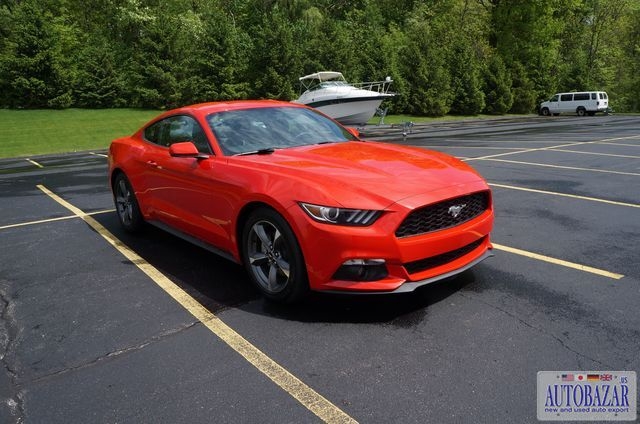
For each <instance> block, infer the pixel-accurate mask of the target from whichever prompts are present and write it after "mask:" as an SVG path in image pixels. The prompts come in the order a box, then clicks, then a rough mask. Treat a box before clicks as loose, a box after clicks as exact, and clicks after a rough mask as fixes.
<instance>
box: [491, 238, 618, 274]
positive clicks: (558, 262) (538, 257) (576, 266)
mask: <svg viewBox="0 0 640 424" xmlns="http://www.w3.org/2000/svg"><path fill="white" fill-rule="evenodd" d="M491 244H492V245H493V248H494V249H498V250H503V251H505V252H509V253H513V254H516V255H520V256H526V257H527V258H532V259H536V260H539V261H544V262H549V263H552V264H555V265H560V266H564V267H567V268H573V269H577V270H580V271H584V272H589V273H591V274H596V275H600V276H602V277H607V278H612V279H614V280H619V279H621V278H623V277H624V275H622V274H616V273H615V272H609V271H605V270H602V269H598V268H593V267H590V266H587V265H580V264H577V263H574V262H569V261H564V260H562V259H556V258H552V257H551V256H545V255H540V254H538V253H533V252H528V251H526V250H521V249H516V248H514V247H509V246H503V245H501V244H496V243H491Z"/></svg>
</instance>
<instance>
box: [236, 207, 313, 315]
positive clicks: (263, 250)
mask: <svg viewBox="0 0 640 424" xmlns="http://www.w3.org/2000/svg"><path fill="white" fill-rule="evenodd" d="M242 258H243V263H244V266H245V269H246V270H247V273H248V274H249V277H250V278H251V280H252V281H253V283H254V284H255V285H256V287H257V288H258V290H260V291H261V292H262V294H263V295H264V297H266V298H267V299H269V300H272V301H275V302H279V303H294V302H296V301H299V300H300V299H302V298H303V297H304V296H305V295H306V294H307V293H308V292H309V282H308V278H307V269H306V266H305V262H304V257H303V256H302V251H301V249H300V245H299V244H298V240H297V239H296V236H295V234H294V233H293V230H292V229H291V227H290V226H289V224H288V223H287V221H286V220H285V219H284V218H283V217H282V216H281V215H280V214H278V213H277V212H276V211H274V210H272V209H268V208H264V207H263V208H259V209H256V210H255V211H253V212H252V213H251V215H249V217H248V219H247V221H246V222H245V224H244V227H243V230H242Z"/></svg>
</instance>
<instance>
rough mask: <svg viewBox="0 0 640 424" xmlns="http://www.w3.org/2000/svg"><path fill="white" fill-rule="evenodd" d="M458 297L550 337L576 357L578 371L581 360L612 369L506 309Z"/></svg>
mask: <svg viewBox="0 0 640 424" xmlns="http://www.w3.org/2000/svg"><path fill="white" fill-rule="evenodd" d="M460 295H461V296H463V297H465V298H467V299H470V300H476V301H478V302H480V303H482V304H484V305H487V306H489V307H490V308H493V309H495V310H497V311H500V312H502V313H503V314H505V315H507V316H509V317H511V318H514V319H516V320H518V322H520V323H521V324H523V325H525V326H527V327H529V328H531V329H532V330H535V331H537V332H539V333H540V334H543V335H545V336H547V337H551V338H552V339H554V340H555V341H557V342H558V343H560V346H562V347H563V348H564V349H566V350H568V351H569V352H571V353H573V354H574V355H576V359H577V361H578V368H580V369H582V368H583V364H582V361H581V359H587V360H589V361H593V362H595V363H597V364H599V365H601V366H603V367H605V368H606V369H613V368H612V367H611V366H610V365H609V364H605V363H604V362H602V361H600V360H598V359H595V358H592V357H590V356H587V355H585V354H584V353H581V352H578V351H577V350H575V349H573V348H571V347H569V346H568V345H567V344H566V343H565V341H564V340H562V339H561V338H560V337H558V336H556V335H555V334H553V333H549V332H548V331H545V330H543V329H542V328H539V327H536V326H535V325H532V324H530V323H528V322H527V321H525V320H524V319H522V318H520V317H518V316H517V315H515V314H513V313H511V312H509V311H507V310H506V309H503V308H501V307H499V306H496V305H493V304H491V303H489V302H487V301H484V300H482V299H478V298H472V297H470V296H468V295H466V294H464V293H460Z"/></svg>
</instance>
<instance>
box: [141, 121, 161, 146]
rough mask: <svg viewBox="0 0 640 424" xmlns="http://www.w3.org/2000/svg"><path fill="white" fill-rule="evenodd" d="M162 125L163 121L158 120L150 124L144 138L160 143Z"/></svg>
mask: <svg viewBox="0 0 640 424" xmlns="http://www.w3.org/2000/svg"><path fill="white" fill-rule="evenodd" d="M161 127H162V121H160V122H156V123H155V124H153V125H150V126H148V127H147V128H146V129H145V130H144V138H145V139H146V140H147V141H150V142H152V143H155V144H159V143H160V130H161Z"/></svg>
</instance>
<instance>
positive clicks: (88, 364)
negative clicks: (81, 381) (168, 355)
mask: <svg viewBox="0 0 640 424" xmlns="http://www.w3.org/2000/svg"><path fill="white" fill-rule="evenodd" d="M198 324H200V321H193V322H190V323H188V324H187V325H183V326H181V327H178V328H172V329H171V330H168V331H165V332H164V333H160V334H158V335H156V336H153V337H151V338H150V339H148V340H146V341H144V342H142V343H140V344H137V345H135V346H128V347H125V348H123V349H118V350H115V351H113V352H109V353H107V354H105V355H102V356H99V357H97V358H95V359H93V360H91V361H89V362H85V363H83V364H80V365H75V366H72V367H68V368H64V369H62V370H58V371H55V372H52V373H50V374H45V375H43V376H40V377H37V378H35V379H33V380H31V381H30V382H31V383H39V382H42V381H44V380H48V379H50V378H54V377H58V376H60V375H64V374H67V373H69V372H72V371H77V370H81V369H84V368H88V367H91V366H94V365H96V364H99V363H100V362H102V361H105V360H107V359H110V358H115V357H118V356H120V355H124V354H127V353H130V352H136V351H139V350H142V349H144V348H146V347H147V346H149V345H152V344H155V343H157V342H160V341H162V340H164V339H166V338H168V337H171V336H174V335H176V334H178V333H181V332H183V331H186V330H189V329H190V328H193V327H195V326H196V325H198Z"/></svg>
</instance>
